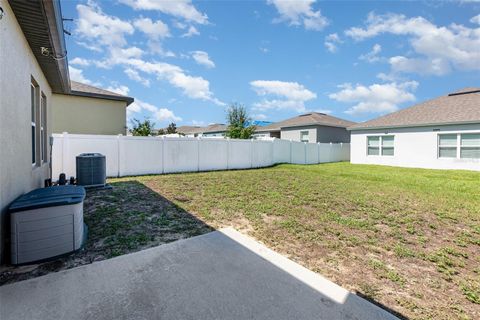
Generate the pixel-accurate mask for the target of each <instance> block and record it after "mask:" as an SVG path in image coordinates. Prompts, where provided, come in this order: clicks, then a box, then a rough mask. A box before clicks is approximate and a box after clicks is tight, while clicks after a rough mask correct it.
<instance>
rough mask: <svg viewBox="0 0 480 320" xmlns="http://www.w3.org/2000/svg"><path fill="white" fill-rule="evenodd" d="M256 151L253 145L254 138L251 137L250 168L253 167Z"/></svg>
mask: <svg viewBox="0 0 480 320" xmlns="http://www.w3.org/2000/svg"><path fill="white" fill-rule="evenodd" d="M254 152H255V147H254V146H253V139H250V168H253V153H254Z"/></svg>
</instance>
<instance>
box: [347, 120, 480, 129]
mask: <svg viewBox="0 0 480 320" xmlns="http://www.w3.org/2000/svg"><path fill="white" fill-rule="evenodd" d="M478 123H480V120H478V121H455V122H440V123H419V124H411V125H392V126H375V127H354V128H352V127H348V128H347V130H348V131H360V130H384V129H399V128H419V127H435V126H450V125H457V124H478Z"/></svg>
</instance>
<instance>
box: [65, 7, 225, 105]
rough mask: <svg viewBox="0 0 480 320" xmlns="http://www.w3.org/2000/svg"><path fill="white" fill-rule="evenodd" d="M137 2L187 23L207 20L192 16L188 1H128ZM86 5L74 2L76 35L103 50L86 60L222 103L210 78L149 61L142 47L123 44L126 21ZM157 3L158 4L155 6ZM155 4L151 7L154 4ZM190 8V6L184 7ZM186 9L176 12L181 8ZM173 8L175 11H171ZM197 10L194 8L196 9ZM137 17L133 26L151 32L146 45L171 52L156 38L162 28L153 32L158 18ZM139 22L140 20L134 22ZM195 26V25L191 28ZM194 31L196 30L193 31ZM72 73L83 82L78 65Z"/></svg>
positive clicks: (130, 30) (130, 28)
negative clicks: (101, 54)
mask: <svg viewBox="0 0 480 320" xmlns="http://www.w3.org/2000/svg"><path fill="white" fill-rule="evenodd" d="M130 2H131V3H132V5H133V4H135V5H138V6H139V7H137V9H142V8H140V7H141V6H144V5H145V6H146V7H145V8H143V9H148V8H150V7H149V6H150V5H152V6H153V7H151V8H150V9H151V10H159V11H161V12H164V13H167V14H172V15H175V16H177V17H183V18H184V19H185V20H187V21H188V22H189V23H191V22H197V23H207V22H208V21H207V20H206V16H205V15H201V14H200V16H197V18H195V14H194V12H193V11H192V10H191V9H192V8H193V9H195V8H194V7H193V6H192V5H191V3H190V1H184V0H181V1H163V2H161V3H154V2H153V1H150V0H139V1H130ZM87 4H88V5H77V11H78V15H79V19H78V22H77V30H76V32H77V33H78V35H79V37H81V38H82V40H85V41H86V43H87V44H88V45H90V44H91V45H95V46H97V47H100V48H103V49H104V51H103V52H106V53H105V55H104V57H103V59H102V60H90V62H91V63H92V64H94V65H96V66H97V67H101V68H112V67H114V66H121V67H122V68H123V69H124V70H126V69H127V70H128V71H125V72H126V74H127V76H129V78H131V79H133V80H135V81H139V82H141V83H143V84H145V85H149V84H150V81H149V80H146V79H143V75H142V73H146V74H154V75H155V76H156V77H157V79H159V80H163V81H167V82H168V83H170V84H171V85H172V86H174V87H176V88H179V89H180V90H182V92H183V94H184V95H186V96H187V97H189V98H192V99H200V100H205V101H210V102H212V103H214V104H216V105H220V106H224V105H225V103H224V102H222V101H220V100H219V99H218V98H216V97H215V96H214V94H213V92H212V91H210V82H209V81H208V80H206V79H204V78H202V77H199V76H192V75H189V74H188V73H187V72H185V71H184V70H183V69H182V68H180V67H179V66H176V65H172V64H168V63H163V62H149V61H147V60H146V59H145V58H144V56H145V55H146V53H145V51H144V50H142V49H141V48H138V47H135V46H132V47H127V39H126V35H130V34H132V33H133V32H134V30H135V29H134V27H133V26H132V25H131V24H130V22H127V21H123V20H121V19H119V18H118V17H115V16H109V15H106V14H105V13H103V11H102V9H101V8H100V6H99V5H98V4H96V3H94V2H92V1H89V2H87ZM157 4H158V6H157ZM154 7H155V8H154ZM188 8H190V9H188ZM183 9H185V10H187V11H185V12H183V14H182V13H181V12H180V11H181V10H183ZM175 10H177V11H175ZM197 13H198V12H197ZM141 19H143V18H141ZM141 19H139V20H137V27H139V28H142V29H143V31H145V32H147V33H150V34H153V36H151V37H150V39H149V41H148V42H147V46H149V49H150V50H151V51H152V52H154V51H155V52H156V53H157V54H159V53H158V52H159V51H161V52H162V56H174V54H173V53H172V52H170V51H164V50H163V48H162V47H161V44H160V43H159V42H158V41H157V40H156V38H157V37H158V39H159V40H160V37H161V35H164V34H165V30H163V31H162V32H158V33H156V31H154V29H155V26H157V27H158V26H161V25H160V24H159V23H158V21H157V22H153V21H152V25H150V22H149V21H148V20H141ZM139 21H140V22H141V23H140V24H139V23H138V22H139ZM195 30H196V29H195ZM197 32H198V31H197ZM72 73H74V76H76V78H77V79H79V81H83V82H85V80H87V81H88V79H85V78H84V77H83V75H82V71H81V70H80V69H75V68H73V71H72Z"/></svg>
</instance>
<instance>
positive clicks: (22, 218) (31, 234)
mask: <svg viewBox="0 0 480 320" xmlns="http://www.w3.org/2000/svg"><path fill="white" fill-rule="evenodd" d="M84 199H85V188H83V187H80V186H71V185H66V186H56V187H49V188H42V189H36V190H33V191H31V192H29V193H27V194H24V195H23V196H20V197H19V198H17V199H16V200H15V201H14V202H13V203H12V204H11V205H10V207H9V208H8V210H9V213H10V227H11V230H10V236H11V262H12V264H25V263H32V262H36V261H41V260H45V259H50V258H53V257H56V256H60V255H63V254H66V253H69V252H72V251H75V250H78V249H80V248H81V246H82V244H83V241H84V224H83V201H84Z"/></svg>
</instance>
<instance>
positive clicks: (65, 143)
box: [60, 132, 70, 177]
mask: <svg viewBox="0 0 480 320" xmlns="http://www.w3.org/2000/svg"><path fill="white" fill-rule="evenodd" d="M68 142H69V141H68V132H63V133H62V170H61V171H60V173H62V172H63V173H65V174H66V172H65V169H67V168H68V158H69V154H68V153H69V151H70V150H69V149H70V148H69V146H68ZM67 177H68V174H67Z"/></svg>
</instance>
